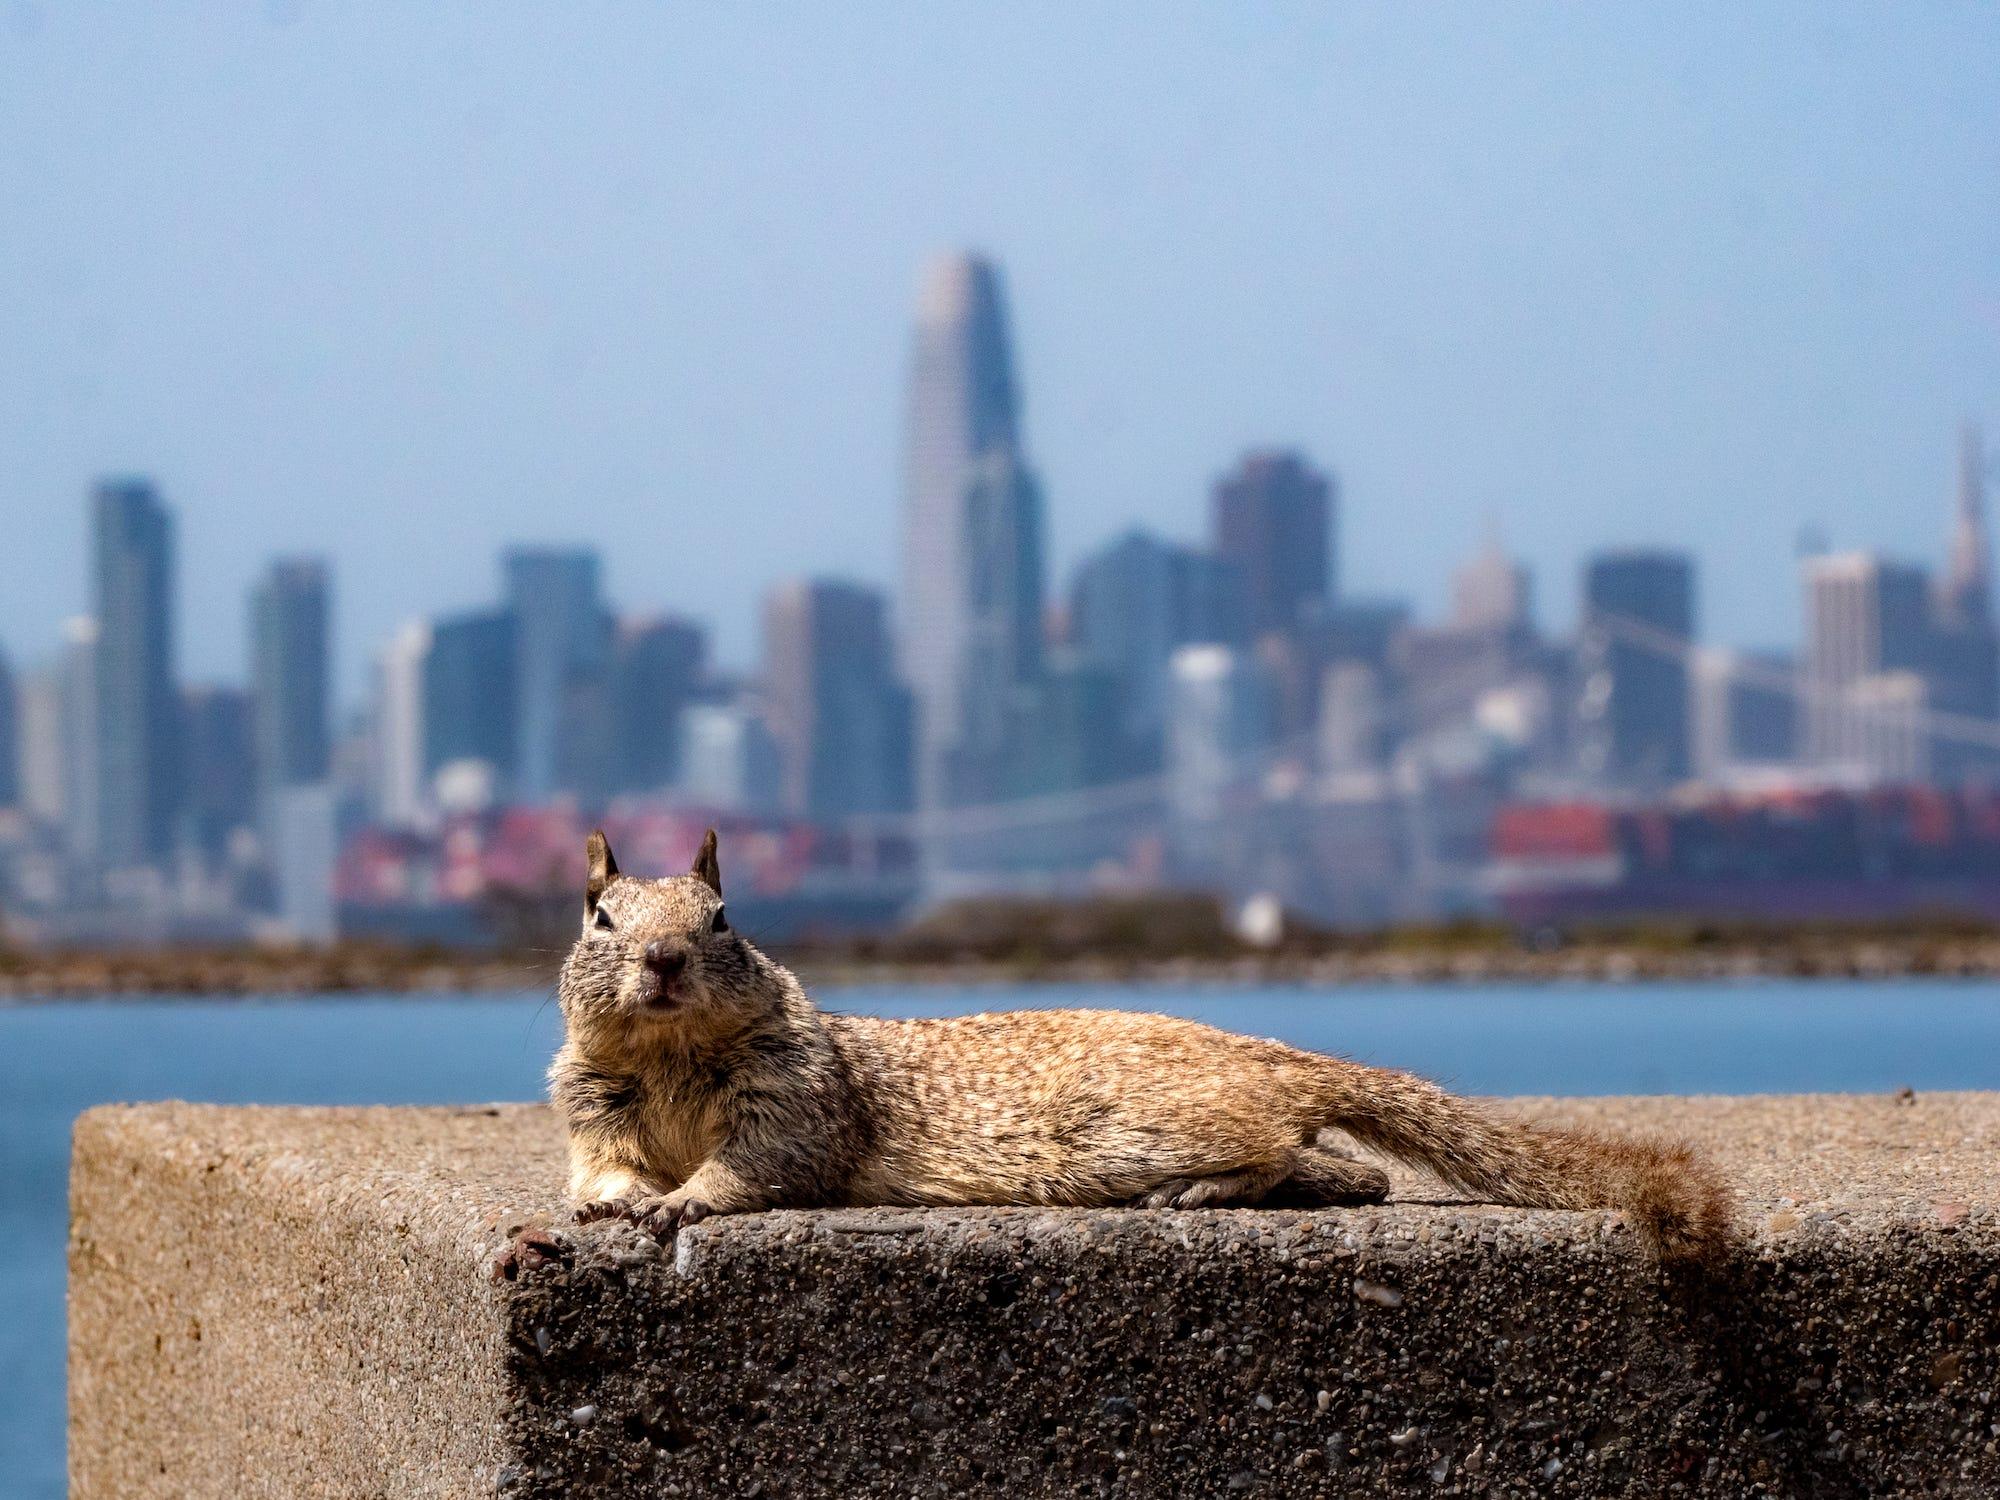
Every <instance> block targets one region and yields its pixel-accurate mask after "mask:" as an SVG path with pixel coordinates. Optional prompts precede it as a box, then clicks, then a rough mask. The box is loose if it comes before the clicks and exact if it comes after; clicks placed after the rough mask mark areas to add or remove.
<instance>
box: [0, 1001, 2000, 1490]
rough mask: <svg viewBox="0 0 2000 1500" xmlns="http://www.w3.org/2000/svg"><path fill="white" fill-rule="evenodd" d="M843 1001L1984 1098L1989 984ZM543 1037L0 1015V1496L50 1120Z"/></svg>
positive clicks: (55, 1319)
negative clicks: (1074, 1012) (1079, 1010)
mask: <svg viewBox="0 0 2000 1500" xmlns="http://www.w3.org/2000/svg"><path fill="white" fill-rule="evenodd" d="M834 1003H836V1004H838V1005H839V1006H840V1008H843V1009H847V1010H854V1011H868V1012H874V1013H877V1014H884V1015H904V1016H920V1015H921V1016H929V1015H950V1014H955V1013H961V1012H965V1011H971V1010H991V1009H999V1008H1003V1007H1006V1006H1010V1005H1014V1006H1022V1005H1110V1006H1121V1007H1126V1008H1140V1009H1147V1010H1162V1011H1170V1012H1173V1013H1175V1014H1178V1015H1187V1016H1196V1017H1199V1018H1200V1019H1203V1020H1207V1021H1212V1022H1214V1023H1215V1024H1217V1025H1221V1026H1227V1027H1231V1028H1233V1029H1235V1030H1239V1031H1248V1032H1253V1033H1256V1034H1259V1035H1264V1036H1277V1037H1281V1038H1283V1039H1285V1040H1286V1041H1290V1042H1295V1043H1298V1044H1300V1045H1302V1046H1308V1047H1318V1048H1323V1049H1327V1050H1330V1051H1338V1052H1343V1053H1346V1054H1347V1055H1349V1056H1352V1057H1358V1058H1361V1059H1363V1060H1365V1061H1370V1062H1380V1063H1388V1064H1393V1065H1395V1066H1399V1067H1406V1068H1412V1069H1415V1070H1416V1071H1418V1072H1422V1073H1426V1074H1429V1075H1430V1076H1431V1077H1433V1078H1437V1079H1439V1080H1441V1081H1443V1082H1446V1083H1449V1084H1452V1085H1453V1086H1455V1087H1458V1088H1461V1089H1465V1090H1469V1091H1473V1092H1478V1093H1493V1094H1600V1093H1761V1092H1793V1091H1812V1090H1884V1089H1893V1088H1897V1087H1899V1086H1901V1085H1904V1084H1908V1085H1910V1086H1911V1087H1913V1088H1917V1089H1954V1088H2000V984H1990V983H1984V982H1981V983H1947V982H1938V981H1899V982H1890V983H1881V984H1861V983H1852V984H1837V985H1812V984H1784V983H1773V982H1763V983H1754V984H1710V985H1645V986H1635V987H1624V988H1616V987H1596V986H1567V987H1560V988H1536V989H1529V988H1496V989H1469V988H1449V989H1412V988H1381V989H1371V988H1353V989H1343V990H1339V991H1333V992H1314V991H1307V990H1299V989H1279V988H1222V987H1190V988H1163V987H1124V988H1108V987H1107V988H1083V987H1067V988H1061V987H1051V988H1042V989H1035V990H1020V991H1007V990H997V989H975V990H949V989H870V990H848V991H842V992H838V994H837V996H836V997H834ZM558 1032H559V1020H558V1017H557V1015H556V1013H555V1009H554V1007H553V1006H551V1005H546V1004H544V1003H543V1001H542V997H540V996H525V995H524V996H515V997H493V998H479V999H459V1000H439V999H360V998H342V999H327V1000H302V1001H286V1002H272V1003H263V1004H260V1003H246V1002H241V1001H160V1002H154V1001H139V1002H102V1003H83V1004H49V1005H27V1006H18V1007H4V1008H0V1245H5V1246H6V1247H7V1254H6V1256H5V1258H4V1259H0V1381H4V1383H5V1389H6V1393H7V1394H6V1397H5V1399H4V1400H0V1492H4V1493H8V1494H20V1495H29V1496H36V1497H42V1496H47V1497H55V1496H60V1495H61V1494H62V1493H63V1447H62V1441H63V1253H64V1240H65V1224H64V1214H65V1203H66V1191H67V1188H66V1173H67V1169H68V1150H69V1129H70V1124H71V1122H72V1121H73V1120H74V1119H75V1118H76V1115H77V1113H78V1112H79V1111H81V1110H83V1109H86V1108H88V1107H89V1106H91V1105H93V1104H99V1103H104V1102H107V1101H113V1100H140V1099H169V1098H177V1099H198V1100H212V1101H217V1102H224V1103H264V1104H415V1103H439V1104H444V1103H473V1102H484V1101H490V1100H504V1099H529V1098H534V1097H536V1096H537V1095H539V1094H540V1093H541V1087H542V1085H541V1075H542V1069H543V1068H544V1066H545V1065H546V1064H547V1061H548V1057H549V1054H550V1052H551V1051H552V1050H553V1049H554V1047H555V1045H556V1041H557V1037H558Z"/></svg>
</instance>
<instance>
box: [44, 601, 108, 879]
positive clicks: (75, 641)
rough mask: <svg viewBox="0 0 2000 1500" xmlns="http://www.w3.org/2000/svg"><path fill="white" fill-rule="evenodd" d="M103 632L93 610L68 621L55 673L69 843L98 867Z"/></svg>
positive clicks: (79, 857) (83, 861)
mask: <svg viewBox="0 0 2000 1500" xmlns="http://www.w3.org/2000/svg"><path fill="white" fill-rule="evenodd" d="M99 636H100V632H99V630H98V628H97V621H96V620H94V619H92V618H91V617H90V616H89V615H77V616H75V617H74V618H72V619H70V620H67V621H65V622H64V624H63V636H62V649H61V652H60V654H59V655H58V656H57V658H56V674H55V675H56V701H57V710H58V716H59V724H58V731H59V733H58V743H59V747H60V755H61V763H60V766H59V768H58V769H59V772H60V777H61V797H60V805H61V807H62V830H63V847H64V848H65V849H66V850H67V851H68V852H69V855H70V857H71V858H72V859H73V860H75V861H76V862H77V863H78V864H79V865H82V866H84V867H86V868H88V869H90V870H91V871H92V873H96V869H97V861H98V859H99V856H100V853H101V851H102V849H103V845H104V829H103V820H102V818H101V816H100V811H101V808H102V803H103V796H104V774H103V768H102V767H101V766H100V765H99V763H98V761H99V757H100V756H101V755H102V753H103V745H104V737H103V735H102V734H101V733H100V732H99V730H98V712H99V704H100V703H101V702H102V695H101V693H100V690H99V687H98V681H97V667H98V660H99V655H100V652H99Z"/></svg>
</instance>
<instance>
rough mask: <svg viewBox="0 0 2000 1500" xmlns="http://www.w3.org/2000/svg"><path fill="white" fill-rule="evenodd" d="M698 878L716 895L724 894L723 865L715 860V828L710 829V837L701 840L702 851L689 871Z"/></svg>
mask: <svg viewBox="0 0 2000 1500" xmlns="http://www.w3.org/2000/svg"><path fill="white" fill-rule="evenodd" d="M688 873H689V874H691V875H693V876H694V878H695V879H696V880H699V881H700V882H701V883H702V884H703V885H705V886H707V887H708V888H709V889H710V890H711V891H714V892H715V894H716V895H718V896H720V895H721V894H722V866H721V865H719V864H717V863H716V860H715V830H714V829H713V828H711V829H709V830H708V837H707V838H705V839H703V840H702V841H701V853H699V854H697V855H696V856H695V857H694V865H693V867H692V868H691V869H690V870H689V871H688Z"/></svg>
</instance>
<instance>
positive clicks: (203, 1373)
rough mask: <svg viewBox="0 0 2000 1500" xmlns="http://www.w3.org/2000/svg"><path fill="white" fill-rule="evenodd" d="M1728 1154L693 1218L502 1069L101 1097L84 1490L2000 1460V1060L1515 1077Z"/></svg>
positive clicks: (1907, 1481) (1785, 1478)
mask: <svg viewBox="0 0 2000 1500" xmlns="http://www.w3.org/2000/svg"><path fill="white" fill-rule="evenodd" d="M1522 1105H1523V1106H1524V1107H1532V1108H1533V1110H1534V1112H1536V1113H1537V1114H1540V1115H1543V1116H1545V1117H1549V1118H1556V1119H1565V1120H1572V1121H1592V1122H1597V1123H1602V1124H1606V1125H1615V1126H1624V1127H1629V1128H1635V1129H1669V1130H1675V1131H1678V1132H1681V1133H1683V1134H1685V1135H1687V1136H1689V1137H1691V1138H1693V1139H1695V1140H1697V1141H1699V1142H1701V1143H1702V1144H1704V1145H1705V1146H1707V1147H1708V1148H1709V1149H1711V1150H1712V1151H1714V1152H1715V1153H1716V1154H1717V1156H1718V1157H1720V1158H1721V1159H1722V1160H1723V1161H1724V1162H1725V1164H1726V1165H1728V1166H1729V1167H1730V1168H1731V1169H1732V1170H1733V1171H1734V1172H1735V1173H1736V1174H1737V1176H1738V1178H1739V1180H1740V1182H1741V1184H1742V1187H1743V1199H1742V1205H1741V1207H1742V1225H1743V1229H1744V1235H1745V1238H1744V1243H1743V1246H1742V1250H1741V1253H1740V1254H1739V1256H1738V1257H1737V1258H1736V1260H1735V1262H1734V1263H1733V1264H1732V1266H1731V1267H1730V1268H1729V1269H1728V1270H1727V1272H1726V1273H1725V1274H1724V1275H1723V1276H1721V1277H1720V1278H1718V1279H1716V1280H1713V1281H1709V1282H1702V1283H1690V1284H1676V1283H1671V1282H1668V1281H1664V1280H1663V1279H1662V1278H1661V1276H1660V1274H1659V1273H1658V1271H1657V1270H1656V1269H1654V1268H1653V1267H1652V1266H1650V1265H1649V1264H1648V1263H1647V1262H1646V1261H1645V1260H1644V1258H1643V1257H1642V1256H1641V1255H1640V1254H1639V1252H1638V1250H1637V1248H1636V1246H1635V1244H1634V1242H1633V1240H1632V1238H1631V1236H1630V1235H1629V1234H1628V1233H1627V1232H1626V1231H1625V1230H1624V1228H1623V1226H1622V1225H1621V1224H1619V1223H1618V1222H1617V1219H1616V1216H1615V1215H1611V1214H1561V1213H1552V1212H1550V1213H1543V1212H1523V1211H1520V1210H1512V1209H1498V1208H1488V1207H1481V1206H1478V1205H1470V1204H1464V1203H1458V1202H1451V1201H1445V1200H1442V1199H1441V1198H1440V1197H1439V1196H1438V1195H1437V1193H1436V1190H1435V1189H1434V1188H1433V1187H1430V1186H1428V1185H1426V1184H1424V1183H1423V1182H1422V1181H1420V1180H1418V1179H1414V1178H1412V1177H1409V1176H1407V1175H1399V1176H1398V1177H1397V1191H1398V1193H1399V1195H1401V1197H1402V1199H1403V1201H1393V1202H1391V1203H1389V1204H1387V1205H1384V1206H1382V1207H1379V1208H1368V1209H1344V1210H1338V1211H1328V1210H1322V1211H1317V1212H1247V1211H1241V1210H1219V1211H1218V1210H1210V1211H1199V1212H1193V1213H1172V1212H1165V1211H1161V1212H1140V1211H1110V1212H1079V1211H1045V1210H1031V1209H1011V1210H977V1211H974V1210H966V1211H956V1210H952V1211H928V1212H914V1211H907V1210H868V1211H855V1210H842V1211H827V1212H819V1213H792V1212H786V1213H771V1214H761V1215H754V1216H745V1217H743V1218H738V1219H723V1220H714V1221H709V1222H706V1223H703V1224H700V1225H697V1226H694V1227H693V1228H691V1229H689V1230H686V1231H684V1232H683V1234H682V1236H681V1239H680V1240H679V1242H678V1243H677V1244H675V1245H673V1246H671V1247H668V1248H667V1249H665V1250H664V1251H663V1250H661V1249H660V1248H659V1247H657V1246H654V1245H652V1244H650V1243H649V1242H647V1241H646V1240H644V1239H643V1238H642V1237H641V1236H639V1235H638V1234H637V1233H636V1232H635V1231H633V1230H631V1229H630V1228H629V1227H627V1226H623V1225H616V1224H604V1225H595V1226H592V1227H591V1228H589V1229H587V1230H572V1229H569V1228H568V1227H566V1226H565V1225H564V1224H563V1223H562V1221H561V1218H560V1204H559V1202H558V1200H557V1194H558V1191H559V1185H560V1180H561V1140H560V1136H559V1132H558V1130H557V1128H556V1126H555V1124H554V1122H553V1121H552V1120H551V1119H550V1118H549V1116H548V1115H547V1113H546V1112H545V1111H543V1110H541V1109H539V1108H537V1107H532V1106H504V1107H500V1108H497V1109H494V1110H294V1109H286V1110H250V1109H219V1108H207V1107H195V1106H188V1105H151V1106H141V1107H133V1108H113V1109H104V1110H95V1111H92V1112H91V1113H90V1114H88V1115H86V1116H84V1117H83V1119H82V1120H81V1121H80V1122H79V1124H78V1127H77V1133H76V1145H75V1163H74V1175H73V1188H72V1230H71V1252H70V1266H71V1294H70V1311H71V1355H70V1364H71V1370H70V1377H71V1433H70V1464H71V1491H72V1494H73V1495H76V1496H79V1497H93V1496H145V1495H162V1496H165V1495H175V1496H200V1495H217V1496H221V1495H231V1496H234V1495H307V1494H324V1495H488V1496H490V1495H496V1494H498V1495H503V1496H510V1497H525V1496H544V1495H578V1496H581V1495H591V1496H599V1495H602V1496H624V1495H769V1496H779V1495H841V1496H847V1495H862V1494H868V1495H873V1494H893V1495H957V1494H967V1493H988V1494H996V1495H997V1494H1009V1495H1043V1494H1046V1495H1072V1494H1085V1495H1089V1494H1120V1495H1131V1496H1151V1495H1160V1496H1178V1495H1220V1496H1234V1495H1321V1494H1357V1495H1360V1494H1378V1493H1379V1494H1411V1493H1416V1494H1438V1495H1452V1494H1468V1495H1469V1494H1501V1495H1506V1494H1519V1495H1564V1494H1578V1495H1583V1494H1587V1495H1631V1496H1656V1495H1674V1494H1688V1495H1694V1494H1701V1495H1716V1496H1740V1495H1752V1494H1768V1495H1815V1496H1817V1495H1835V1496H1838V1495H1859V1494H1913V1493H1921V1494H1939V1495H1965V1496H1991V1495H1995V1494H2000V1411H1996V1410H1995V1409H1994V1389H1995V1386H1996V1384H2000V1379H1996V1377H1997V1376H2000V1149H1997V1148H2000V1095H1978V1094H1935V1095H1925V1096H1921V1097H1914V1098H1896V1097H1890V1096H1881V1097H1840V1096H1812V1097H1774V1098H1762V1099H1610V1100H1566V1101H1522Z"/></svg>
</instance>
